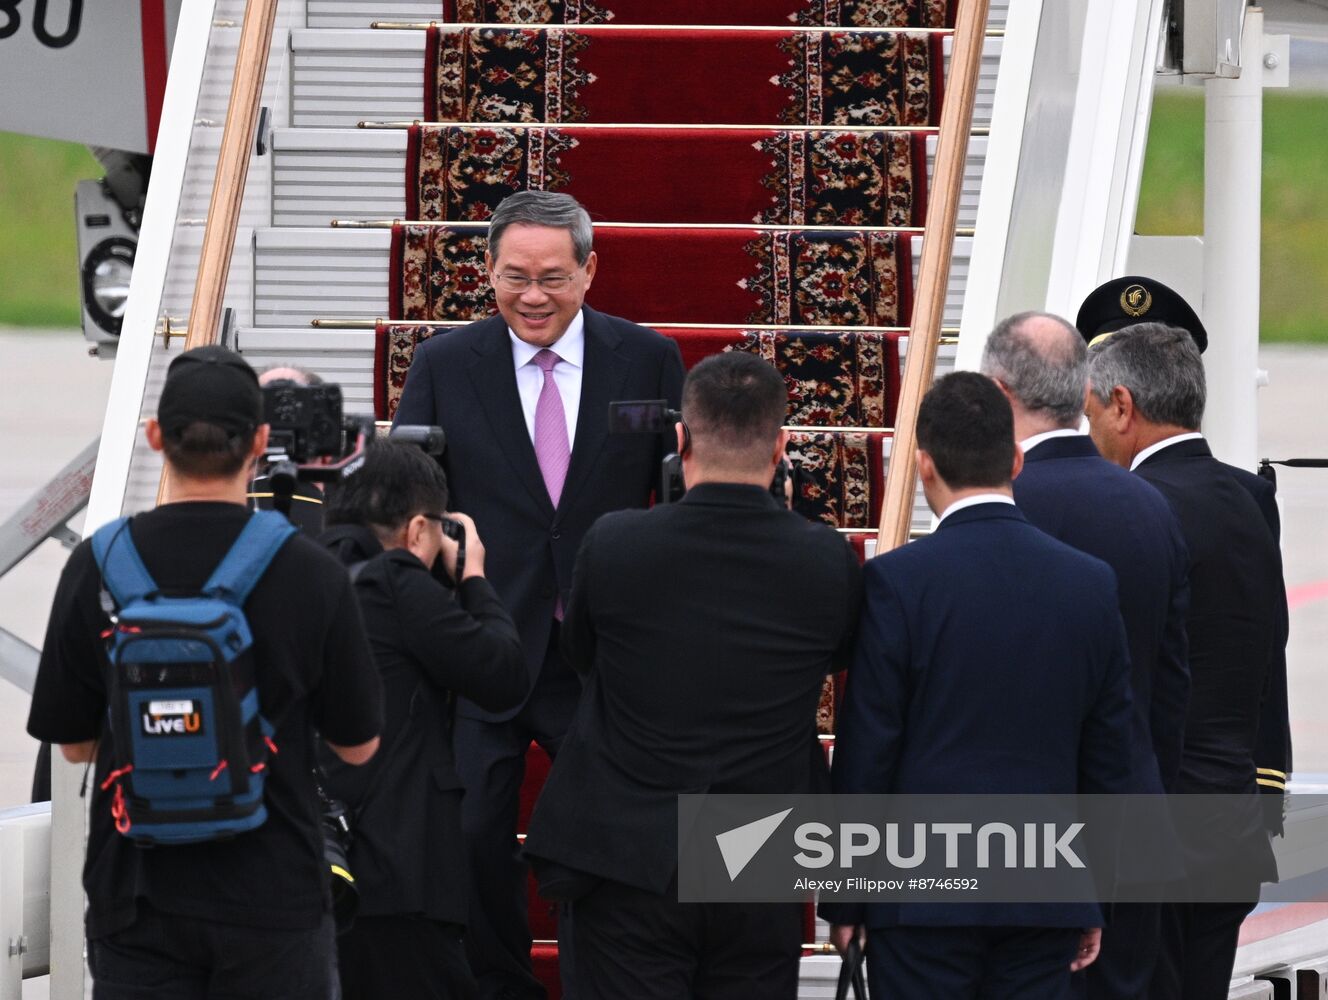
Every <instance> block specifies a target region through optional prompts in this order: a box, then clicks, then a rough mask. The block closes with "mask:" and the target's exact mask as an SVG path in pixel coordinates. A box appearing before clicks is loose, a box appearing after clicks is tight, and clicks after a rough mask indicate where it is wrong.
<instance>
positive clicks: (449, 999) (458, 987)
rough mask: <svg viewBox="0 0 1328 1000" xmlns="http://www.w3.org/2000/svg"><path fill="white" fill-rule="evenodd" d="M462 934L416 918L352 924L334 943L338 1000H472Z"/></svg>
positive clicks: (459, 929) (451, 927) (473, 991)
mask: <svg viewBox="0 0 1328 1000" xmlns="http://www.w3.org/2000/svg"><path fill="white" fill-rule="evenodd" d="M464 931H465V928H464V927H462V926H461V925H460V924H449V923H443V922H442V921H439V920H429V919H428V918H427V917H421V916H415V915H409V916H408V915H392V916H369V917H358V918H356V920H355V925H354V926H353V927H352V928H351V929H350V930H349V931H347V932H346V933H345V934H343V935H341V937H339V938H337V966H338V969H339V970H340V973H341V996H342V1000H380V998H384V997H402V998H405V997H410V998H411V1000H475V998H476V997H477V996H478V995H479V988H478V987H477V986H476V985H475V977H474V976H472V975H471V974H470V966H469V965H467V964H466V951H465V948H464V947H463V946H462V943H461V938H462V934H463V933H464Z"/></svg>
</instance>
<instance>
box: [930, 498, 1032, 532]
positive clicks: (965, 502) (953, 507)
mask: <svg viewBox="0 0 1328 1000" xmlns="http://www.w3.org/2000/svg"><path fill="white" fill-rule="evenodd" d="M980 503H1008V504H1009V505H1010V506H1011V507H1013V506H1014V500H1013V498H1011V497H1008V496H1006V495H1005V494H1004V493H976V494H974V495H973V496H971V497H964V499H962V500H956V501H955V502H954V503H952V504H950V506H949V507H946V508H945V513H943V514H942V515H941V516H940V517H938V518H937V519H936V524H937V526H938V527H939V526H940V523H941V522H942V521H944V520H945V519H946V518H947V517H949V516H950V515H951V514H953V513H954V512H955V511H957V510H963V509H964V508H965V507H976V506H977V505H978V504H980Z"/></svg>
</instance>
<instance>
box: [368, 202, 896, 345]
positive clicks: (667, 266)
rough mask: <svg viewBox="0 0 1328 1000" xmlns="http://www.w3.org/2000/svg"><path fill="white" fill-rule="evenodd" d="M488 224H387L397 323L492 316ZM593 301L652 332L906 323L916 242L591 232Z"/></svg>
mask: <svg viewBox="0 0 1328 1000" xmlns="http://www.w3.org/2000/svg"><path fill="white" fill-rule="evenodd" d="M486 232H487V227H486V226H484V225H483V224H466V223H459V224H454V225H446V226H441V225H432V226H426V225H412V224H406V225H402V224H397V225H394V226H393V227H392V247H391V261H392V263H391V267H390V272H389V273H390V275H391V277H392V281H391V284H390V287H389V295H388V305H389V309H390V316H391V318H392V319H394V320H403V321H420V320H424V321H429V320H475V319H482V318H483V317H485V316H489V315H492V314H493V312H494V311H495V306H494V302H493V292H492V289H491V288H490V287H489V281H488V276H487V274H486V272H485V267H484V250H485V247H486V246H487V238H486ZM595 249H596V252H597V253H598V254H599V257H600V258H601V260H602V261H603V264H602V266H601V267H600V269H599V270H598V272H597V273H596V275H595V282H594V287H593V289H592V291H591V296H590V302H591V303H592V304H593V305H594V307H595V308H596V309H598V310H600V311H601V312H606V313H609V314H611V315H614V316H630V317H631V318H632V319H633V320H634V321H636V322H639V323H643V324H645V325H647V326H657V325H659V324H662V323H664V324H667V323H676V324H693V323H724V324H734V325H743V324H754V325H759V326H786V325H787V326H813V327H815V326H889V327H895V326H902V325H905V324H907V322H908V318H909V316H910V315H911V311H912V302H911V293H912V280H911V278H912V273H913V272H912V259H911V239H910V236H909V235H908V234H906V233H905V234H900V233H897V232H889V231H882V230H852V229H848V230H838V231H835V230H785V229H757V228H728V229H720V228H691V229H683V228H670V227H636V226H622V227H619V226H607V227H605V226H597V227H596V230H595Z"/></svg>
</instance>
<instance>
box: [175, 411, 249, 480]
mask: <svg viewBox="0 0 1328 1000" xmlns="http://www.w3.org/2000/svg"><path fill="white" fill-rule="evenodd" d="M256 433H257V431H253V430H251V431H249V433H247V434H231V433H230V432H229V431H227V430H226V429H225V428H224V427H218V426H217V425H216V424H209V423H204V422H203V421H201V420H196V421H194V422H193V423H191V424H187V425H186V426H185V428H184V430H181V431H176V432H175V433H173V434H168V433H166V431H165V430H164V429H163V431H162V448H161V450H162V454H163V455H164V456H165V458H166V462H167V464H168V465H170V467H171V468H172V469H174V470H175V471H176V472H178V473H179V474H180V475H182V476H187V477H189V478H191V479H222V478H229V477H230V476H233V475H235V474H236V473H238V472H239V471H240V470H241V469H243V468H244V467H245V465H246V464H247V463H248V461H249V452H250V451H251V449H252V448H253V446H254V434H256Z"/></svg>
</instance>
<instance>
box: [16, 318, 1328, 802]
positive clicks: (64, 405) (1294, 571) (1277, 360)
mask: <svg viewBox="0 0 1328 1000" xmlns="http://www.w3.org/2000/svg"><path fill="white" fill-rule="evenodd" d="M1260 362H1261V365H1262V366H1263V367H1264V368H1266V369H1268V371H1269V373H1270V385H1269V386H1268V387H1267V388H1264V389H1262V390H1260V404H1259V421H1260V434H1259V440H1260V445H1261V447H1260V453H1261V455H1262V456H1267V457H1271V458H1300V457H1318V456H1324V457H1328V430H1325V420H1324V410H1323V405H1324V387H1325V386H1328V349H1321V348H1298V347H1269V348H1265V349H1264V350H1263V351H1261V352H1260ZM110 377H111V364H110V363H109V362H105V361H99V360H97V359H94V358H89V357H88V356H87V350H86V347H85V345H84V342H83V340H82V338H81V336H80V335H79V334H78V333H77V332H72V333H71V332H56V331H44V332H40V333H31V332H23V331H16V330H0V427H3V428H4V429H5V434H4V438H3V440H4V456H3V459H0V520H3V519H4V518H7V517H8V516H9V514H10V513H12V512H13V511H14V510H15V509H16V508H17V507H19V506H20V505H21V504H22V503H23V501H24V500H25V499H26V498H27V497H28V496H29V495H30V494H31V492H32V491H33V490H35V489H36V488H37V487H38V486H39V485H41V484H42V483H44V482H45V481H46V480H47V479H48V478H49V477H50V476H52V475H53V474H54V473H55V472H57V471H58V470H59V469H60V468H61V467H62V466H63V465H64V464H65V463H66V462H68V461H69V460H70V459H71V458H73V457H74V456H75V455H76V454H77V453H78V452H79V450H80V449H81V448H82V447H83V446H84V445H85V444H87V443H88V442H89V441H90V440H92V439H93V438H94V437H95V436H97V434H99V433H100V430H101V424H102V419H103V409H104V407H105V402H106V396H107V392H108V390H109V387H110ZM1278 476H1279V486H1280V488H1279V497H1280V499H1281V504H1282V544H1283V553H1284V558H1285V565H1286V581H1287V590H1288V594H1289V598H1290V601H1291V644H1290V649H1289V651H1288V659H1289V663H1290V688H1291V713H1292V726H1293V738H1294V742H1295V753H1296V761H1295V764H1296V773H1297V774H1298V775H1304V774H1307V773H1312V772H1328V727H1325V726H1324V725H1322V722H1321V721H1320V720H1321V718H1322V714H1323V712H1324V711H1325V708H1328V663H1326V662H1325V657H1328V528H1325V521H1328V469H1325V470H1314V469H1284V470H1280V471H1279V473H1278ZM75 528H76V530H77V529H79V528H81V522H80V521H76V522H75ZM65 557H66V551H65V549H64V548H63V547H62V546H61V545H60V544H58V543H57V542H53V541H48V542H46V543H44V544H43V545H42V547H41V548H39V549H38V550H37V551H36V552H35V553H34V554H33V555H32V556H30V557H29V558H28V559H27V560H26V561H25V562H23V563H21V564H20V565H19V566H18V567H17V568H15V569H14V570H13V571H12V572H10V573H9V574H7V575H6V576H4V577H0V626H3V627H4V628H6V629H8V630H10V631H11V632H14V633H16V634H17V635H18V636H19V637H21V638H22V639H24V640H26V641H27V642H29V643H31V644H33V645H34V646H40V644H41V642H42V638H43V636H44V634H45V629H46V619H47V615H48V613H49V609H50V602H51V598H52V596H53V594H54V592H55V585H56V581H57V579H58V577H59V574H60V568H61V567H62V566H63V565H64V561H65ZM27 707H28V696H27V694H26V693H24V692H22V691H20V690H18V689H17V688H16V687H14V686H13V685H11V684H9V683H8V682H5V681H3V680H0V808H5V807H6V806H10V805H15V804H18V803H21V802H25V801H26V800H27V796H28V791H29V787H30V782H31V779H32V761H33V757H34V755H35V753H36V744H35V743H34V742H33V741H32V740H31V739H30V738H29V737H28V736H27V734H26V732H25V731H24V725H25V722H26V719H27Z"/></svg>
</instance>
